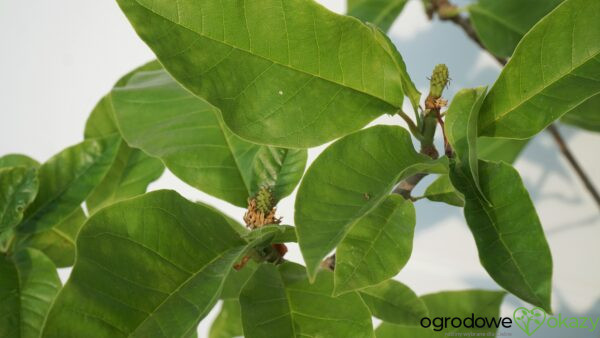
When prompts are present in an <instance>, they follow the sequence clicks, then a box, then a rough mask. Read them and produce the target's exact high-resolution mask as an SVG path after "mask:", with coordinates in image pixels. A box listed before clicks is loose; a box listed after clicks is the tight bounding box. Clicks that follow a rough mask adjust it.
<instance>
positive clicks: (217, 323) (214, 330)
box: [208, 299, 244, 338]
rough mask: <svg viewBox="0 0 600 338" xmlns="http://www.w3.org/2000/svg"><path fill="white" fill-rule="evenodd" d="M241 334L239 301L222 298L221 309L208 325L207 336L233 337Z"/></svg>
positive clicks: (242, 330) (215, 337)
mask: <svg viewBox="0 0 600 338" xmlns="http://www.w3.org/2000/svg"><path fill="white" fill-rule="evenodd" d="M243 335H244V329H243V327H242V310H241V309H240V302H239V301H238V300H237V299H226V300H224V301H223V305H222V307H221V311H220V312H219V314H218V315H217V318H215V320H214V321H213V323H212V325H211V326H210V331H209V332H208V338H233V337H241V336H243Z"/></svg>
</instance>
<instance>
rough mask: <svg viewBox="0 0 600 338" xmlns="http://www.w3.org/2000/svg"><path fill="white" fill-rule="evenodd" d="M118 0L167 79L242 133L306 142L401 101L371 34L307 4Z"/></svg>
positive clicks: (287, 143)
mask: <svg viewBox="0 0 600 338" xmlns="http://www.w3.org/2000/svg"><path fill="white" fill-rule="evenodd" d="M118 3H119V5H120V6H121V9H122V10H123V12H124V13H125V15H126V16H127V17H128V19H129V21H130V22H131V23H132V25H133V27H134V28H135V30H136V31H137V33H138V35H140V37H141V38H142V39H143V40H144V41H145V42H146V43H147V44H148V45H149V46H150V48H151V49H152V50H153V51H154V53H155V54H156V55H157V57H158V59H159V60H160V62H161V63H162V64H163V65H164V66H165V68H166V69H167V70H168V71H169V72H170V73H171V74H172V75H173V76H174V77H175V79H177V81H179V82H180V83H181V84H183V85H184V86H185V87H186V88H187V89H188V90H190V91H191V92H192V93H194V94H196V95H198V96H200V97H202V98H204V99H206V100H207V101H208V102H210V103H211V104H213V105H215V106H216V107H218V108H219V109H220V110H221V111H222V113H223V118H224V121H225V123H226V124H227V126H228V127H229V128H231V130H232V131H233V132H234V133H236V134H237V135H239V136H241V137H242V138H244V139H247V140H250V141H254V142H257V143H261V144H270V145H276V146H283V147H292V148H293V147H311V146H316V145H319V144H323V143H325V142H327V141H329V140H333V139H335V138H337V137H340V136H343V135H345V134H348V133H350V132H352V131H355V130H358V129H360V128H362V127H363V126H364V125H366V124H367V123H369V122H370V121H372V120H373V119H375V118H376V117H378V116H380V115H382V114H385V113H393V112H395V111H396V110H397V109H399V108H400V107H401V106H402V101H403V96H404V95H403V90H402V76H401V70H399V69H398V67H399V65H398V64H397V60H396V57H395V56H394V55H390V53H389V49H388V48H389V46H382V45H381V41H380V38H379V37H378V35H379V34H380V32H379V31H378V30H377V29H375V28H374V27H369V26H367V25H365V24H363V23H361V22H360V21H359V20H356V19H355V18H351V17H347V16H342V15H338V14H335V13H333V12H330V11H329V10H327V9H325V8H324V7H322V6H321V5H319V4H317V3H316V2H314V1H305V0H288V1H280V0H261V1H256V0H255V1H243V0H232V1H224V2H222V3H221V2H220V3H219V4H216V3H215V2H214V1H212V0H201V1H198V0H180V1H178V2H173V1H164V0H163V1H158V2H157V1H150V0H118ZM184 13H185V14H184ZM265 22H268V24H265ZM165 32H169V39H165V38H164V36H165V35H164V34H165ZM207 50H210V53H207V52H206V51H207Z"/></svg>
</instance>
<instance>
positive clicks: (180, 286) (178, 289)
mask: <svg viewBox="0 0 600 338" xmlns="http://www.w3.org/2000/svg"><path fill="white" fill-rule="evenodd" d="M233 249H235V247H234V248H230V249H228V250H225V251H223V252H221V253H219V254H218V255H217V256H215V257H214V258H213V259H211V260H210V261H209V262H207V263H206V264H205V265H203V266H202V268H201V269H199V270H198V271H196V272H194V273H193V274H192V275H190V277H188V278H187V279H186V280H185V281H183V282H182V283H181V284H180V285H179V286H178V287H177V288H176V289H175V290H173V291H172V292H169V293H168V294H167V296H166V297H165V299H164V300H163V301H162V302H161V303H160V304H158V305H157V306H156V307H155V308H154V310H152V311H150V312H148V316H146V318H145V319H144V320H143V321H141V322H140V323H139V324H138V325H137V326H136V327H135V328H134V329H133V330H132V331H131V332H130V333H129V335H128V337H132V336H133V335H134V334H135V333H136V331H137V330H138V329H139V328H140V327H142V326H143V324H144V323H146V321H148V320H149V319H150V318H152V316H153V315H154V314H155V313H156V312H157V311H158V310H159V309H160V308H161V307H162V306H163V305H164V304H165V303H166V302H167V301H168V300H170V299H171V297H172V296H173V295H174V294H176V293H177V292H179V291H180V290H181V288H183V287H184V286H186V285H187V284H188V283H189V282H190V281H191V280H193V279H194V278H196V276H198V274H200V273H202V272H204V270H205V269H206V268H207V267H208V266H210V265H211V264H213V263H214V262H216V261H218V260H219V259H221V258H223V257H224V256H225V255H226V254H227V253H228V252H229V251H230V250H233ZM224 281H225V279H223V280H222V281H221V286H222V285H223V283H224ZM215 298H216V294H215V295H214V296H213V300H214V299H215ZM210 303H212V301H211V302H208V303H207V306H205V308H204V309H203V311H201V312H200V313H199V314H200V315H201V314H202V313H203V312H204V311H206V308H207V307H208V306H209V305H210Z"/></svg>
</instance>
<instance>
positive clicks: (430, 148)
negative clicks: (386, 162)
mask: <svg viewBox="0 0 600 338" xmlns="http://www.w3.org/2000/svg"><path fill="white" fill-rule="evenodd" d="M448 78H449V77H448V67H446V65H443V64H442V65H437V66H435V68H434V70H433V73H432V74H431V79H430V80H429V81H430V85H429V95H427V99H425V111H424V114H423V118H422V121H423V123H422V126H421V128H422V130H420V136H421V138H419V141H420V143H421V154H424V155H427V156H429V157H431V158H434V159H435V158H438V156H439V154H438V151H437V149H436V148H435V145H434V144H433V138H434V136H435V131H436V129H437V124H438V123H439V122H440V121H441V115H440V110H441V109H442V107H444V106H445V105H446V101H445V100H443V99H442V93H443V91H444V88H445V87H446V85H447V84H448ZM442 128H443V124H442ZM444 141H445V142H444V143H445V148H446V152H448V149H449V148H448V142H447V140H446V137H445V133H444ZM425 176H427V174H425V173H419V174H416V175H413V176H410V177H408V178H407V179H405V180H403V181H401V182H400V184H398V186H397V187H396V188H395V189H394V191H393V192H392V193H394V194H399V195H401V196H402V197H404V198H405V199H407V200H414V199H413V198H412V197H411V193H412V191H413V189H414V188H415V187H416V186H417V184H418V183H419V182H420V181H421V180H422V179H423V178H424V177H425Z"/></svg>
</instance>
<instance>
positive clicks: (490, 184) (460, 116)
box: [446, 90, 552, 311]
mask: <svg viewBox="0 0 600 338" xmlns="http://www.w3.org/2000/svg"><path fill="white" fill-rule="evenodd" d="M478 97H480V95H479V94H477V91H476V90H465V91H462V92H460V93H459V94H457V96H456V98H455V100H456V102H458V103H460V102H476V101H477V100H478ZM469 98H470V99H469ZM453 105H454V102H453ZM460 106H461V105H460V104H457V105H456V107H460ZM468 106H469V105H468ZM477 116H478V109H477V107H476V106H473V109H472V110H471V109H456V110H449V114H448V119H450V120H447V123H446V134H447V136H448V141H449V142H450V144H451V146H452V148H453V149H454V151H455V159H454V160H453V162H452V165H451V170H450V179H451V181H452V184H453V185H454V187H456V189H457V190H458V191H459V192H461V193H462V194H463V195H464V198H465V209H464V213H465V218H466V220H467V223H468V225H469V228H470V229H471V232H472V233H473V236H474V237H475V243H476V245H477V249H478V251H479V258H480V261H481V263H482V265H483V267H484V268H485V269H486V270H487V271H488V273H489V274H490V276H491V277H492V278H493V279H494V280H495V281H496V282H497V283H498V284H500V285H501V286H502V287H504V288H505V289H507V290H508V291H510V292H512V293H513V294H515V295H516V296H518V297H520V298H522V299H524V300H526V301H528V302H530V303H532V304H535V305H537V306H541V307H543V308H544V309H546V310H547V311H551V307H550V291H551V288H550V286H551V279H552V257H551V255H550V249H549V247H548V243H547V242H546V238H545V236H544V231H543V229H542V226H541V224H540V220H539V218H538V216H537V213H536V211H535V207H534V206H533V203H532V202H531V198H530V197H529V194H528V192H527V190H526V189H525V187H524V186H523V182H522V181H521V177H520V176H519V173H518V172H517V171H516V170H515V169H514V168H513V167H512V166H510V165H509V164H506V163H505V162H501V163H493V162H487V161H477V158H476V156H475V159H474V160H473V156H472V154H473V151H475V152H476V139H475V137H474V135H477ZM448 122H450V123H448ZM469 135H471V136H472V137H471V138H469V137H468V136H469ZM475 155H476V154H475ZM474 170H477V172H478V174H477V175H474V172H475V171H474ZM533 266H534V267H533Z"/></svg>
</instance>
